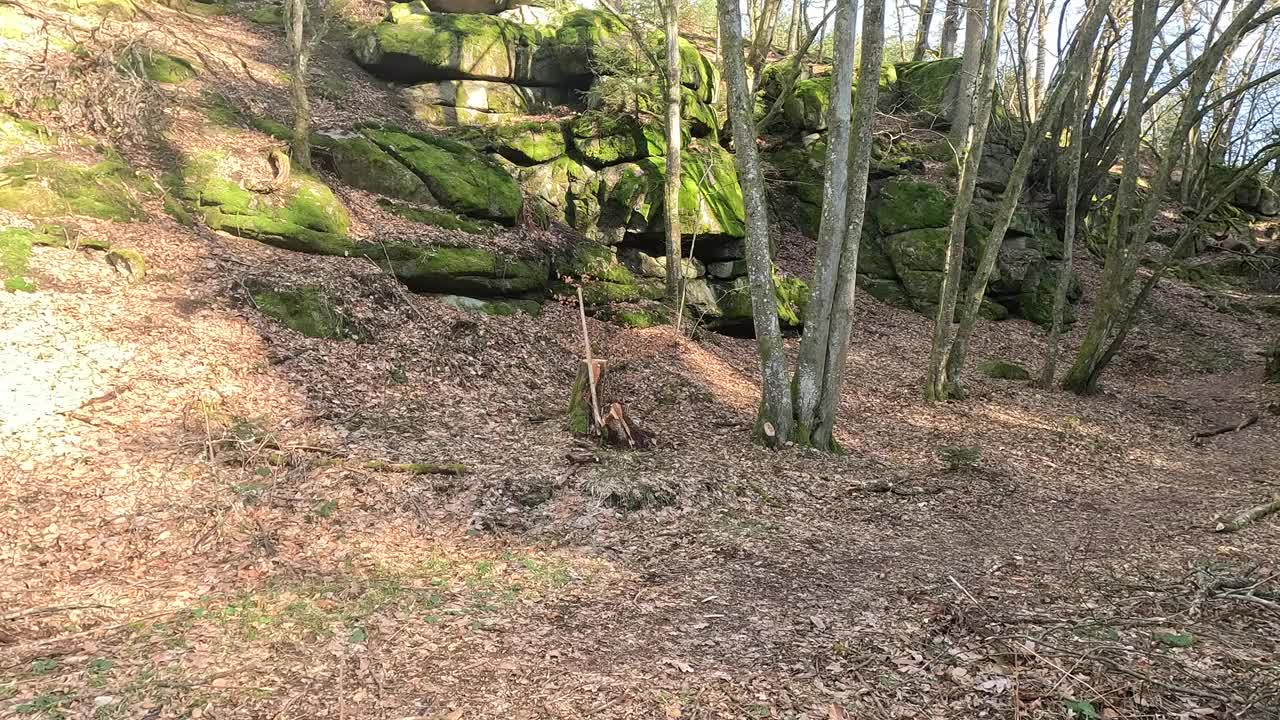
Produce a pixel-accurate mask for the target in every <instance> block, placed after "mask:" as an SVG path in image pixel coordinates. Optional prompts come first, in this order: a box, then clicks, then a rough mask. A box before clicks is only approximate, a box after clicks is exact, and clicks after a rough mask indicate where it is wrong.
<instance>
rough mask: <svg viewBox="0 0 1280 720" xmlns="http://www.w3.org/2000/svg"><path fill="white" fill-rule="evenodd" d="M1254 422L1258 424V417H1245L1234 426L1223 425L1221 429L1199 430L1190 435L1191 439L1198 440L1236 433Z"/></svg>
mask: <svg viewBox="0 0 1280 720" xmlns="http://www.w3.org/2000/svg"><path fill="white" fill-rule="evenodd" d="M1256 422H1258V416H1257V415H1250V416H1249V417H1246V418H1245V419H1243V420H1241V421H1240V422H1238V423H1236V424H1235V425H1223V426H1221V427H1216V428H1213V429H1212V430H1201V431H1200V432H1198V433H1196V434H1194V435H1192V436H1191V439H1192V440H1199V439H1201V438H1209V437H1213V436H1214V435H1222V434H1223V433H1229V432H1238V431H1240V430H1243V429H1245V428H1247V427H1249V426H1250V425H1252V424H1254V423H1256Z"/></svg>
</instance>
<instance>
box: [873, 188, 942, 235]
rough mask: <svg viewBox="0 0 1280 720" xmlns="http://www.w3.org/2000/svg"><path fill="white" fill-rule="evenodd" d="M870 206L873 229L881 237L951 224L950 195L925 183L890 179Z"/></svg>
mask: <svg viewBox="0 0 1280 720" xmlns="http://www.w3.org/2000/svg"><path fill="white" fill-rule="evenodd" d="M871 206H872V207H871V213H872V218H873V219H874V220H875V223H876V227H877V228H879V230H880V232H881V233H882V234H884V235H895V234H897V233H900V232H906V231H907V230H918V229H920V228H942V227H947V226H948V225H949V224H950V223H951V196H950V195H948V194H947V193H946V192H945V191H943V190H942V189H941V188H940V187H938V185H937V184H936V183H932V182H928V181H925V180H915V179H910V178H894V179H891V180H889V181H887V182H885V184H884V185H883V186H881V188H880V192H879V193H877V194H876V196H875V197H874V198H872V200H871Z"/></svg>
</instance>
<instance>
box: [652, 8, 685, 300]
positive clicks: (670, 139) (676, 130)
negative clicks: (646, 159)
mask: <svg viewBox="0 0 1280 720" xmlns="http://www.w3.org/2000/svg"><path fill="white" fill-rule="evenodd" d="M657 2H658V8H659V10H660V11H661V13H662V32H663V34H664V36H665V39H666V47H667V58H666V59H667V65H666V72H665V73H663V75H664V77H663V78H662V80H663V84H664V86H665V87H664V88H663V89H664V90H665V92H666V99H667V120H666V123H665V125H666V128H665V129H666V138H667V174H666V177H665V178H663V184H662V207H663V214H662V225H663V228H662V229H663V231H664V232H665V233H666V236H667V298H668V299H670V300H675V299H676V297H677V295H678V294H679V292H680V285H681V282H682V280H683V278H684V268H683V263H682V262H681V261H680V258H681V256H682V254H683V253H682V252H681V249H680V231H681V228H680V183H681V177H680V140H681V138H680V132H681V129H680V13H679V9H678V7H677V3H678V2H679V0H657Z"/></svg>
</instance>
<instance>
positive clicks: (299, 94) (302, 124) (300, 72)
mask: <svg viewBox="0 0 1280 720" xmlns="http://www.w3.org/2000/svg"><path fill="white" fill-rule="evenodd" d="M284 11H285V13H284V17H285V34H286V36H287V37H286V38H285V40H286V41H287V42H288V45H289V90H290V97H291V98H292V100H293V138H292V140H291V142H290V143H289V157H290V159H292V160H293V164H294V165H297V166H298V167H300V168H303V169H305V170H310V169H311V101H310V100H309V99H308V97H307V65H308V64H309V62H310V59H311V47H310V44H309V43H308V42H307V37H306V20H307V3H306V0H286V2H285V6H284Z"/></svg>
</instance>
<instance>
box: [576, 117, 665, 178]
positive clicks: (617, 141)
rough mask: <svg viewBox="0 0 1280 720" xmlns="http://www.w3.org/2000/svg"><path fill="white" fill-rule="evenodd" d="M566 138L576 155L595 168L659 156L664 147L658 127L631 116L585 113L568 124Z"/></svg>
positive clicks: (662, 152) (663, 151)
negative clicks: (569, 140)
mask: <svg viewBox="0 0 1280 720" xmlns="http://www.w3.org/2000/svg"><path fill="white" fill-rule="evenodd" d="M569 135H570V137H571V139H572V140H573V145H574V148H576V150H577V151H578V153H579V154H580V155H581V156H582V157H583V158H585V159H586V161H587V162H588V163H590V164H591V165H593V166H595V167H605V166H608V165H618V164H620V163H625V162H631V161H634V160H639V159H641V158H647V157H653V156H660V155H662V154H664V153H665V152H666V148H667V143H666V139H665V138H664V137H663V134H662V130H661V129H660V128H658V127H657V126H656V125H650V124H647V123H641V122H640V121H639V120H638V119H636V117H634V116H632V115H613V114H609V113H605V112H592V113H585V114H582V115H579V116H578V117H576V118H574V119H573V120H572V121H571V122H570V123H569Z"/></svg>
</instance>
